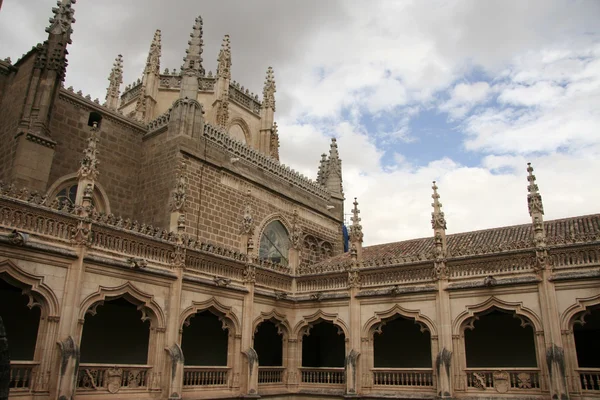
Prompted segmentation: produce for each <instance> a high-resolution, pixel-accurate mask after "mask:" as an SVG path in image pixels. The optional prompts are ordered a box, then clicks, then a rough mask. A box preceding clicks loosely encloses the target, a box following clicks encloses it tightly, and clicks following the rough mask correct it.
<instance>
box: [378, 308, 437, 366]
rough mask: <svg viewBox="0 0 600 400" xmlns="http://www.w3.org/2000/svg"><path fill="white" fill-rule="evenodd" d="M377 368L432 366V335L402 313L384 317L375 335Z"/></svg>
mask: <svg viewBox="0 0 600 400" xmlns="http://www.w3.org/2000/svg"><path fill="white" fill-rule="evenodd" d="M373 347H374V366H375V368H431V335H430V334H429V331H428V330H426V329H423V328H422V326H421V325H420V324H418V323H416V322H415V320H414V319H408V318H404V317H401V316H395V317H392V318H391V319H390V320H387V321H384V322H383V323H382V326H381V328H380V329H378V330H376V331H375V334H374V337H373Z"/></svg>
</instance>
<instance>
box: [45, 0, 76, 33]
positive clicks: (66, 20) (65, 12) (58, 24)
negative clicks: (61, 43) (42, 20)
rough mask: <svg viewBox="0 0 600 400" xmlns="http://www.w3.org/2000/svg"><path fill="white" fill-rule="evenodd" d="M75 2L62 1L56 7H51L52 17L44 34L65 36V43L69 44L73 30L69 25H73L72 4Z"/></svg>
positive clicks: (72, 0) (73, 12)
mask: <svg viewBox="0 0 600 400" xmlns="http://www.w3.org/2000/svg"><path fill="white" fill-rule="evenodd" d="M76 2H77V0H62V1H60V0H59V1H57V2H56V5H57V7H52V12H53V13H54V16H53V17H50V20H49V21H50V25H49V26H48V27H47V28H46V32H48V33H49V34H50V35H59V36H63V35H66V39H67V41H66V43H68V44H71V34H72V33H73V28H72V27H71V24H73V23H75V18H74V17H73V15H74V14H75V10H73V4H75V3H76Z"/></svg>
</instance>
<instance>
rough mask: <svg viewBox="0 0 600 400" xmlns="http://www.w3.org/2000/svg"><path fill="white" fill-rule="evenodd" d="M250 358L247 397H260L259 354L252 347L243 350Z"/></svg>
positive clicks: (247, 357) (248, 358)
mask: <svg viewBox="0 0 600 400" xmlns="http://www.w3.org/2000/svg"><path fill="white" fill-rule="evenodd" d="M242 353H243V354H244V355H245V356H246V359H247V360H248V388H247V395H246V396H245V397H257V398H258V397H260V396H259V395H258V354H257V353H256V351H255V350H254V349H253V348H252V347H248V349H247V350H246V351H243V352H242Z"/></svg>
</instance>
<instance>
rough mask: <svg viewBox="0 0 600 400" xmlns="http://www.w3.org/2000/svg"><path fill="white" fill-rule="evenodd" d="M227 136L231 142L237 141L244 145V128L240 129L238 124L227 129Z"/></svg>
mask: <svg viewBox="0 0 600 400" xmlns="http://www.w3.org/2000/svg"><path fill="white" fill-rule="evenodd" d="M229 136H231V138H232V139H233V140H237V141H238V142H241V143H244V144H246V134H245V132H244V128H242V127H241V126H240V125H239V124H233V125H231V127H230V128H229Z"/></svg>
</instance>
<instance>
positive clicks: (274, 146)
mask: <svg viewBox="0 0 600 400" xmlns="http://www.w3.org/2000/svg"><path fill="white" fill-rule="evenodd" d="M269 148H270V150H271V157H273V158H274V159H276V160H277V161H279V130H278V128H277V122H273V128H271V145H270V146H269Z"/></svg>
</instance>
